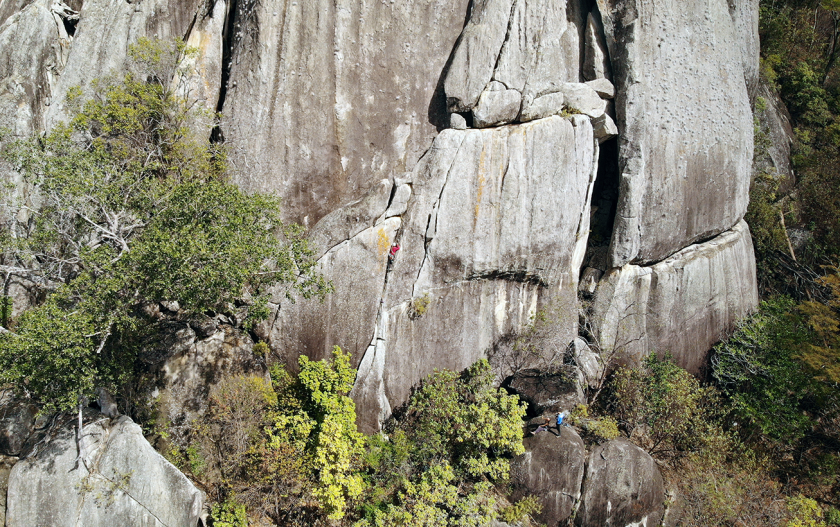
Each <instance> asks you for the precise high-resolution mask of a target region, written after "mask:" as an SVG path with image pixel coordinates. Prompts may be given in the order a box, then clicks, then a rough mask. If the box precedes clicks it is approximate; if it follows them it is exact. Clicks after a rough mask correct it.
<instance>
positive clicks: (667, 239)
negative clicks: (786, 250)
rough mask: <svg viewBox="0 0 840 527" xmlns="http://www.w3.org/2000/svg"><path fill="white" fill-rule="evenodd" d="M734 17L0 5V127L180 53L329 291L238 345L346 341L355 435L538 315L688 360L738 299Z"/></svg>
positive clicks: (249, 174)
mask: <svg viewBox="0 0 840 527" xmlns="http://www.w3.org/2000/svg"><path fill="white" fill-rule="evenodd" d="M757 9H758V2H757V0H729V1H725V0H708V1H706V2H701V3H696V2H695V3H689V4H686V3H685V2H676V1H674V0H654V1H642V0H597V1H591V0H476V1H473V2H468V1H467V0H456V1H454V2H453V1H446V2H444V1H441V0H424V1H418V2H409V3H395V2H393V1H392V2H373V3H370V2H363V1H360V0H337V1H333V2H322V1H313V2H310V1H306V2H303V1H298V2H282V3H270V2H255V1H251V0H231V1H228V2H225V1H224V0H215V1H213V0H190V1H178V2H175V1H172V0H142V1H126V0H73V1H68V2H66V3H61V2H55V1H52V0H49V1H47V0H0V48H2V49H3V51H4V52H3V58H2V59H0V126H3V127H7V128H9V129H11V130H12V131H13V132H14V133H15V134H16V135H21V136H22V135H27V134H30V133H32V132H36V131H40V130H44V129H47V128H49V127H50V126H51V125H53V124H54V123H56V122H58V121H60V120H61V119H63V118H65V117H66V111H67V110H66V108H65V106H66V105H65V102H64V98H65V95H66V93H67V91H68V89H69V88H70V87H71V86H76V85H78V86H81V87H82V88H83V89H85V88H86V87H87V86H89V84H90V82H91V81H92V80H93V79H95V78H97V77H101V76H103V75H105V74H108V73H109V72H111V71H120V70H121V69H122V68H124V67H125V63H126V49H127V46H128V44H129V43H131V42H133V41H134V40H136V39H137V38H138V37H141V36H157V37H161V38H171V37H181V38H184V39H185V40H187V41H188V42H189V43H190V44H192V45H195V46H197V47H199V48H200V49H201V50H202V55H201V57H200V58H198V59H196V63H195V74H194V76H193V78H192V79H191V81H190V87H191V91H190V94H191V95H190V96H191V97H195V98H196V100H197V101H198V102H199V103H200V104H202V105H204V106H205V107H206V108H208V109H211V110H220V111H221V112H223V114H224V120H223V122H222V123H221V126H220V127H219V128H218V129H217V130H216V132H215V136H214V137H216V139H218V140H223V141H225V143H226V144H227V145H228V146H229V147H230V148H231V153H232V154H231V155H232V161H233V165H234V168H235V169H236V172H235V176H234V177H235V179H236V181H237V182H238V183H239V184H240V185H242V186H243V187H244V188H246V189H249V190H260V191H268V192H273V193H275V194H277V195H279V196H281V197H282V198H283V199H284V203H285V207H286V209H285V210H286V215H287V217H288V219H290V220H294V221H298V222H300V223H302V224H303V225H304V226H306V227H308V228H309V231H310V233H311V234H310V237H311V239H312V241H313V242H314V243H315V244H316V245H317V247H318V250H319V255H320V264H321V268H322V270H323V272H324V273H325V274H326V275H327V276H328V277H329V278H331V279H332V280H333V281H334V283H335V292H334V293H333V294H332V295H330V296H329V297H328V298H327V299H326V301H325V302H324V303H318V302H298V303H296V304H289V303H286V302H284V301H282V300H281V296H282V295H279V294H278V297H277V303H276V304H275V305H274V309H275V315H274V317H273V318H272V321H271V323H268V324H264V325H263V326H262V327H260V328H259V330H258V334H259V335H260V336H262V337H263V338H266V339H267V340H268V341H269V342H270V344H271V345H272V347H273V348H274V349H275V350H278V351H279V352H281V353H283V354H285V355H286V356H287V357H288V359H289V360H290V362H293V360H294V357H296V356H297V354H299V353H306V354H307V355H310V356H311V357H314V358H321V357H323V356H325V354H326V353H327V352H328V351H329V350H330V349H331V347H332V346H333V345H340V346H342V347H344V348H345V349H347V350H348V351H350V352H351V353H352V354H353V359H354V362H355V364H354V365H356V366H357V367H358V368H359V376H358V379H357V383H356V387H355V389H354V392H353V395H354V397H355V399H356V402H357V404H358V405H359V416H360V424H361V425H362V427H363V429H364V430H365V431H371V430H375V429H377V428H378V426H379V422H380V420H381V419H383V418H385V417H387V415H389V413H390V412H391V409H392V408H393V407H395V406H396V405H398V404H400V403H401V402H402V401H403V400H404V399H405V397H406V395H407V394H408V393H409V390H410V388H411V386H412V385H414V384H415V383H416V382H417V381H419V380H420V379H421V378H422V377H423V376H425V375H426V374H428V373H430V372H431V371H432V370H433V369H434V368H443V367H448V368H462V367H465V366H467V365H468V364H470V363H471V362H473V361H474V360H475V359H477V358H479V357H481V356H483V355H484V354H486V353H487V350H488V349H490V348H491V347H492V346H493V345H494V343H496V342H497V341H498V340H499V339H500V338H502V337H504V336H506V335H510V334H512V333H516V332H517V331H519V330H521V328H522V327H523V326H524V325H526V324H527V323H528V322H529V320H530V318H531V317H532V316H533V315H534V314H535V313H537V312H538V311H540V310H546V309H551V310H552V311H553V312H556V313H560V315H559V316H558V317H557V318H558V320H557V322H556V324H557V333H558V335H559V336H561V337H562V339H561V340H564V341H565V342H571V341H572V340H573V339H574V338H575V337H577V336H578V332H579V328H578V323H579V322H578V321H579V312H580V311H584V314H586V316H587V319H588V320H589V321H590V323H591V326H592V334H593V337H594V338H595V340H596V341H597V343H598V345H599V346H598V348H599V349H600V350H601V351H602V352H611V351H613V350H615V351H618V352H622V353H624V356H625V357H627V358H628V360H632V359H633V357H637V356H639V355H641V354H643V353H647V352H648V351H651V350H656V351H665V350H670V351H671V352H673V354H674V356H675V357H676V358H677V361H678V362H679V363H680V364H681V365H683V366H685V367H687V368H689V369H691V370H692V371H695V372H699V371H700V370H701V369H702V367H703V364H704V361H705V357H706V353H707V351H708V349H709V347H710V345H711V344H712V343H713V342H715V341H716V340H718V339H719V338H720V337H721V336H722V335H724V334H725V333H726V332H727V331H728V330H730V329H731V327H732V325H733V323H734V321H735V320H736V319H737V318H738V317H740V316H742V315H743V314H745V313H746V312H747V311H749V310H750V309H751V308H752V307H753V306H754V305H755V303H756V301H757V295H756V284H755V273H754V263H753V255H752V245H751V240H750V235H749V229H748V228H747V226H746V225H745V224H744V223H743V222H742V221H741V220H742V218H743V215H744V212H745V210H746V205H747V200H748V189H749V183H750V172H751V164H752V153H753V144H752V134H753V124H752V115H751V111H750V97H751V95H754V94H755V93H756V91H757V89H758V86H757V70H758V66H757V60H758V44H757ZM10 177H13V175H10ZM393 243H399V244H400V246H401V250H400V252H399V253H398V255H397V258H396V259H395V260H394V261H393V262H389V259H388V250H389V248H390V247H391V245H392V244H393ZM581 276H584V277H585V281H584V282H585V283H583V284H579V281H580V277H581ZM579 289H583V293H581V294H582V295H583V296H584V297H586V298H587V301H586V302H584V303H582V302H581V301H579V299H578V296H579ZM584 304H585V305H584ZM418 305H422V306H423V309H418V308H417V307H418Z"/></svg>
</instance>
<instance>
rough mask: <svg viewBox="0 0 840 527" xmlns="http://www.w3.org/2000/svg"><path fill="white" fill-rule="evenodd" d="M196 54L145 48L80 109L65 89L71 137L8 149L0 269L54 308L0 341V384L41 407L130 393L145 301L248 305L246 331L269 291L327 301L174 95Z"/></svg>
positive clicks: (273, 220) (267, 209)
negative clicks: (107, 392) (10, 185)
mask: <svg viewBox="0 0 840 527" xmlns="http://www.w3.org/2000/svg"><path fill="white" fill-rule="evenodd" d="M194 52H195V51H194V50H190V49H188V48H186V46H185V45H184V44H183V43H182V42H175V43H167V42H161V41H153V40H148V39H141V40H139V41H138V42H137V43H136V44H135V45H132V46H131V47H130V48H129V55H130V56H131V58H132V59H133V60H134V64H133V66H132V67H131V72H130V73H127V74H126V75H124V76H123V77H122V78H119V79H116V78H109V79H102V80H100V81H98V82H97V83H94V86H95V93H94V96H93V98H92V99H90V100H88V101H86V102H84V103H83V102H82V101H81V95H80V93H81V92H80V91H79V90H74V91H72V93H71V103H72V104H74V105H75V107H76V108H77V111H76V114H75V116H74V117H73V118H72V119H71V121H70V122H69V123H68V124H60V125H57V126H56V127H55V128H54V129H53V130H52V131H51V132H50V133H48V134H46V135H45V136H43V137H35V138H32V139H28V140H18V141H7V142H6V143H5V146H4V148H3V150H2V155H3V158H4V159H5V160H6V161H8V162H9V163H11V164H12V166H14V167H15V168H16V169H17V170H18V171H19V172H20V173H21V174H22V176H23V180H24V184H25V187H26V188H27V189H28V191H29V193H30V195H31V196H32V198H31V199H30V200H29V202H21V201H20V200H19V199H17V198H16V196H17V195H7V196H6V203H5V205H6V209H5V210H7V211H10V213H9V215H8V216H7V217H6V221H5V223H4V225H3V228H4V233H3V234H4V236H2V239H3V240H4V246H3V254H2V267H0V270H3V271H5V272H6V273H12V272H13V273H17V274H21V275H24V276H26V277H27V278H29V279H30V280H31V281H33V282H34V283H36V284H40V286H41V288H42V290H43V293H44V294H45V295H47V297H48V298H47V300H46V302H45V303H44V304H43V305H42V306H39V307H36V308H34V309H33V310H32V312H31V313H29V314H27V315H26V316H23V317H21V318H20V320H19V321H17V324H16V326H15V328H14V332H12V333H5V334H3V335H2V336H0V384H6V383H8V384H11V385H13V386H15V387H16V388H17V389H18V390H20V391H21V392H24V393H25V394H26V395H28V396H30V397H32V398H33V399H34V400H35V401H37V402H38V403H40V404H42V405H44V409H45V410H67V409H69V408H71V407H72V406H73V405H75V404H76V402H77V401H78V400H79V399H80V397H82V396H88V395H92V393H93V391H94V389H95V388H96V387H98V386H105V387H109V388H113V387H114V385H115V384H117V383H119V382H120V381H121V380H124V378H125V376H126V374H127V373H129V372H130V371H131V368H132V365H133V361H134V353H135V351H136V349H135V344H136V343H137V342H138V341H139V340H140V339H139V338H138V334H139V333H140V332H142V331H144V330H146V329H147V328H148V324H147V322H148V321H147V320H145V319H144V315H143V310H142V307H143V306H144V305H146V304H149V303H152V302H159V301H164V300H168V301H177V302H179V303H180V305H181V307H182V308H183V309H184V310H185V311H186V312H187V314H197V313H203V312H205V311H208V310H213V311H223V312H224V311H227V310H229V309H230V307H229V306H231V305H232V304H233V303H234V302H239V301H242V300H245V301H246V302H247V303H248V304H249V305H250V309H249V321H254V320H259V319H262V318H265V317H266V316H267V314H268V311H267V308H266V301H267V298H268V294H269V289H270V287H271V286H274V285H275V284H282V283H285V284H288V285H290V286H291V287H292V290H289V291H288V294H289V295H291V294H292V291H295V292H296V293H299V294H302V295H304V296H309V295H312V294H323V293H324V292H325V291H326V290H327V289H328V284H326V283H325V281H324V280H323V278H322V277H320V276H319V275H317V274H316V273H315V269H314V264H315V263H314V261H313V259H312V251H311V250H310V248H309V247H308V246H307V244H306V241H305V240H304V238H303V237H302V230H301V228H299V227H297V226H287V225H284V224H283V223H282V222H281V216H280V208H279V206H280V204H279V201H278V199H277V198H274V197H271V196H265V195H259V194H255V195H247V194H245V193H243V192H242V191H241V190H239V189H238V188H237V187H236V186H235V185H232V184H231V183H229V182H228V181H227V180H226V177H225V174H226V164H225V155H224V151H223V150H222V149H221V148H220V147H219V146H218V145H214V144H212V143H210V142H209V140H208V139H207V138H209V135H210V134H209V126H211V125H212V119H209V117H211V116H208V114H206V112H203V111H201V110H196V109H195V108H194V104H192V103H193V102H192V101H188V100H185V99H183V98H182V97H180V96H179V95H178V93H180V92H179V89H178V82H177V81H178V80H179V79H180V80H183V79H185V78H186V75H187V73H188V72H185V71H184V70H183V68H182V66H181V63H182V59H183V58H184V56H185V55H189V54H191V53H194ZM173 79H175V82H173ZM202 123H203V124H202ZM202 127H203V128H202Z"/></svg>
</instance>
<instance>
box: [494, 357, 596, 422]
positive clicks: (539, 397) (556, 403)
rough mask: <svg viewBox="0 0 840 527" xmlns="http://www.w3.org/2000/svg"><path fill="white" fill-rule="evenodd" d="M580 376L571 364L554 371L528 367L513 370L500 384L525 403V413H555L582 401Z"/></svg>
mask: <svg viewBox="0 0 840 527" xmlns="http://www.w3.org/2000/svg"><path fill="white" fill-rule="evenodd" d="M580 378H581V375H580V371H579V370H578V369H577V368H575V367H574V366H572V367H568V368H564V369H563V371H560V372H557V373H548V372H544V371H540V370H531V369H529V370H522V371H519V372H516V373H515V374H514V375H513V376H512V377H510V378H509V379H507V380H506V381H505V382H504V383H503V384H502V386H504V387H505V388H506V389H507V390H508V391H510V392H512V393H514V394H516V395H518V396H519V398H520V400H522V401H523V402H525V403H527V404H528V415H541V414H555V413H557V412H562V411H565V410H571V409H573V408H574V407H575V406H576V405H578V404H582V403H584V402H586V397H584V395H583V390H582V386H581V382H580Z"/></svg>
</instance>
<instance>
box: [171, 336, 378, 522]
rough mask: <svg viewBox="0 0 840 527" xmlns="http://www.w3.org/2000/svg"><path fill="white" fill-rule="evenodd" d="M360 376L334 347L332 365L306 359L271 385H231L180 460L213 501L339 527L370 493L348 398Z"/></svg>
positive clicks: (245, 380)
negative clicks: (296, 370)
mask: <svg viewBox="0 0 840 527" xmlns="http://www.w3.org/2000/svg"><path fill="white" fill-rule="evenodd" d="M355 375H356V372H355V370H354V369H353V368H351V367H350V357H349V356H348V355H347V354H345V353H343V352H342V351H341V349H340V348H338V347H336V348H335V349H334V350H333V356H332V358H331V360H322V361H311V360H309V359H307V358H306V357H301V358H300V373H299V374H298V375H291V374H289V373H288V372H286V371H285V370H284V369H283V368H281V367H279V366H276V365H275V366H273V367H272V368H271V377H272V382H271V383H268V382H267V381H266V380H265V379H263V378H261V377H255V376H234V377H230V378H228V379H225V380H224V381H222V382H221V383H219V384H218V385H216V386H215V387H214V388H213V389H212V390H211V392H210V397H209V401H208V403H209V407H208V411H207V413H206V415H205V417H204V418H203V419H202V420H201V421H200V422H196V423H194V427H195V428H194V430H193V437H192V441H193V443H191V444H190V445H188V446H186V447H185V448H183V449H182V451H181V452H179V453H178V457H179V458H180V459H182V460H183V461H182V463H180V465H181V467H182V468H183V469H184V470H189V471H190V473H191V475H192V476H193V477H194V478H196V479H198V480H200V481H202V483H203V486H204V488H205V489H208V494H209V497H210V499H212V500H213V501H215V502H217V503H225V502H226V501H228V500H231V499H235V500H237V502H238V503H242V504H243V505H245V506H247V508H248V511H249V512H250V513H251V514H252V515H253V516H254V517H255V518H260V517H268V518H271V519H272V520H273V521H275V522H279V523H281V524H284V525H293V524H297V523H296V522H299V523H300V524H302V525H308V524H311V523H312V522H314V521H316V520H317V519H318V518H321V519H323V518H326V519H329V520H340V519H341V518H343V517H344V516H345V513H346V512H347V510H348V503H349V502H351V501H352V500H354V499H355V498H357V497H358V496H359V495H360V494H361V492H362V490H363V487H364V480H363V479H362V476H361V474H360V472H359V466H360V464H361V459H362V456H363V455H364V452H365V450H364V436H362V435H361V434H360V433H359V432H358V431H357V430H356V413H355V405H354V404H353V401H352V399H350V398H349V397H348V396H347V394H348V393H349V391H350V389H351V388H352V386H353V382H354V380H355ZM194 445H195V447H194ZM194 448H195V449H196V451H195V452H194V451H193V449H194ZM194 460H200V462H201V463H202V464H203V465H202V466H197V465H196V464H195V463H194V462H193V461H194ZM196 468H198V470H196Z"/></svg>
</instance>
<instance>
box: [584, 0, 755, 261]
mask: <svg viewBox="0 0 840 527" xmlns="http://www.w3.org/2000/svg"><path fill="white" fill-rule="evenodd" d="M732 4H733V6H734V7H736V9H735V10H734V11H733V13H734V16H735V18H734V19H733V13H730V10H729V5H728V3H727V1H726V0H711V1H708V2H683V1H675V0H654V1H642V0H613V1H609V2H608V1H606V0H599V1H598V5H599V7H600V8H601V14H602V15H603V19H604V25H605V31H606V33H607V40H608V43H609V44H610V49H611V52H612V65H613V74H614V81H615V84H616V86H617V87H618V89H617V95H616V113H617V117H618V128H619V135H620V149H621V152H620V162H619V164H620V170H621V183H620V196H619V201H618V211H617V213H616V218H615V225H614V233H613V237H612V243H611V246H610V265H611V267H621V266H622V265H624V264H626V263H631V262H632V263H653V262H656V261H659V260H662V259H664V258H666V257H668V256H670V255H672V254H674V253H675V252H677V251H679V250H681V249H682V248H684V247H686V246H688V245H690V244H692V243H694V242H697V241H700V240H703V239H708V238H710V237H712V236H714V235H716V234H719V233H721V232H723V231H725V230H727V229H730V228H731V227H733V226H734V225H735V224H736V223H737V222H738V221H739V220H740V219H741V218H742V217H743V216H744V213H745V211H746V208H747V201H748V199H749V183H750V173H751V166H752V155H753V137H752V133H751V132H750V130H751V127H752V114H751V110H750V99H749V94H748V90H747V84H748V80H747V79H748V78H750V79H751V78H752V76H753V75H754V72H753V71H749V72H746V73H745V64H747V65H748V66H749V67H750V68H752V67H753V66H754V63H755V61H756V60H757V47H756V42H755V26H754V24H752V23H751V22H750V23H748V21H747V20H746V18H747V17H748V16H753V15H754V11H755V5H754V2H732ZM742 4H743V5H742ZM748 8H749V9H748ZM750 9H751V11H750ZM736 22H737V23H736ZM748 29H749V31H748ZM743 39H747V42H743ZM735 42H739V44H738V45H733V43H735ZM745 48H746V50H749V58H747V54H748V52H747V51H742V50H744V49H745Z"/></svg>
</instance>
